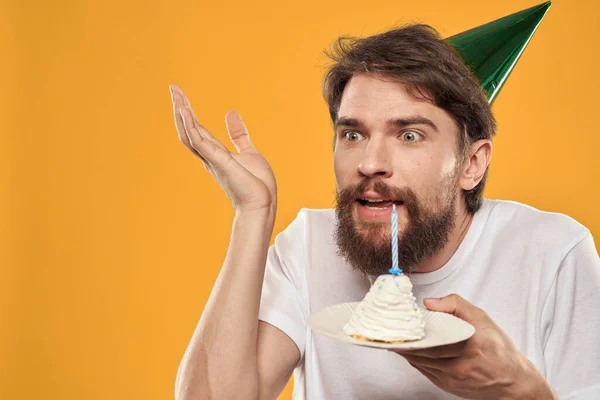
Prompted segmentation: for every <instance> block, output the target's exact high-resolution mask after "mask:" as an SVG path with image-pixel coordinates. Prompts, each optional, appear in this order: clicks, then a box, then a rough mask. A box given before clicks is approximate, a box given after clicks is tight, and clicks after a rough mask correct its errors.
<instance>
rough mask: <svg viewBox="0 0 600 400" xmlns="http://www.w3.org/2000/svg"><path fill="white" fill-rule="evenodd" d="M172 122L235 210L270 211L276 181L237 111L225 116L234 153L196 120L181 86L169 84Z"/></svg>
mask: <svg viewBox="0 0 600 400" xmlns="http://www.w3.org/2000/svg"><path fill="white" fill-rule="evenodd" d="M171 93H172V97H173V99H172V100H173V111H174V118H175V125H176V127H177V131H178V133H179V138H180V140H181V142H182V143H183V144H184V145H185V146H186V147H187V148H188V149H189V150H190V151H192V153H194V154H195V155H196V156H198V157H199V158H200V159H201V160H202V162H203V164H204V166H205V168H206V169H207V170H208V171H209V172H210V173H211V175H212V176H213V177H214V178H215V179H216V180H217V182H218V183H219V185H220V186H221V188H222V189H223V190H224V191H225V193H226V194H227V196H228V197H229V199H230V200H231V203H232V205H233V207H234V209H235V210H236V211H254V210H265V211H274V210H275V209H276V207H277V183H276V181H275V176H274V175H273V170H272V169H271V166H270V165H269V163H268V162H267V160H266V159H265V158H264V157H263V156H262V155H261V154H260V153H259V152H258V150H257V149H256V148H255V147H254V145H253V144H252V142H251V141H250V136H249V134H248V130H247V129H246V126H245V125H244V122H243V121H242V118H241V117H240V115H239V114H238V113H237V112H235V111H231V112H229V113H227V115H226V117H225V123H226V125H227V131H228V133H229V138H230V139H231V141H232V142H233V145H234V146H235V149H236V151H237V153H235V152H230V151H229V150H228V149H227V148H226V147H225V145H223V143H221V142H220V141H219V140H217V139H216V138H215V137H214V136H213V135H212V134H211V133H210V132H209V131H208V130H206V129H205V128H204V127H203V126H202V125H200V123H199V122H198V120H197V118H196V116H195V114H194V112H193V111H192V108H191V106H190V102H189V101H188V100H187V98H186V97H185V95H184V93H183V91H182V90H181V88H179V87H178V86H176V85H172V86H171Z"/></svg>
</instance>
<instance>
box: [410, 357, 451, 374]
mask: <svg viewBox="0 0 600 400" xmlns="http://www.w3.org/2000/svg"><path fill="white" fill-rule="evenodd" d="M402 357H404V358H405V359H406V361H408V362H409V363H410V364H411V365H413V364H414V365H417V366H419V367H426V368H429V369H432V370H438V371H447V370H448V369H450V368H452V367H453V366H454V365H455V364H456V362H457V360H458V358H429V357H421V356H412V355H407V354H404V355H402Z"/></svg>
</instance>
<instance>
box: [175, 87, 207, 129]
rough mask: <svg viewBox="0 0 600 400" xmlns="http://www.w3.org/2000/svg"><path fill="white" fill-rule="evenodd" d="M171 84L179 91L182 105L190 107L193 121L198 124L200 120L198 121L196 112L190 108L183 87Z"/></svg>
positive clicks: (190, 106)
mask: <svg viewBox="0 0 600 400" xmlns="http://www.w3.org/2000/svg"><path fill="white" fill-rule="evenodd" d="M172 86H173V90H174V91H175V92H176V93H179V94H180V95H181V98H182V99H183V105H184V106H185V107H187V108H189V109H190V111H191V112H192V117H193V118H194V123H196V124H197V125H200V122H199V121H198V118H197V117H196V113H195V112H194V110H193V109H192V104H191V103H190V101H189V99H188V98H187V96H186V95H185V93H184V92H183V89H182V88H180V87H179V86H177V85H172Z"/></svg>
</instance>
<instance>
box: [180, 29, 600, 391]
mask: <svg viewBox="0 0 600 400" xmlns="http://www.w3.org/2000/svg"><path fill="white" fill-rule="evenodd" d="M331 56H332V58H333V60H334V63H333V65H332V66H331V68H330V70H329V71H328V73H327V74H326V76H325V80H324V95H325V99H326V101H327V104H328V107H329V111H330V115H331V120H332V122H333V126H334V169H335V177H336V185H337V206H336V209H335V210H331V209H324V210H311V209H302V210H301V211H300V212H299V214H298V216H297V218H296V219H295V220H294V221H293V222H292V223H291V224H290V225H289V226H288V227H287V228H286V229H285V230H284V231H283V232H281V233H280V234H279V235H278V236H277V238H276V239H275V244H274V245H273V246H271V247H269V238H270V237H271V234H272V230H273V223H274V218H275V212H276V208H277V193H276V184H275V179H274V176H273V173H272V171H271V169H270V167H269V165H268V163H267V162H266V160H265V159H264V158H263V157H262V156H261V155H260V153H259V152H258V151H257V150H256V148H255V147H254V146H253V145H252V143H251V142H250V139H249V136H248V132H247V130H246V128H245V126H244V124H243V122H242V120H241V118H240V116H239V115H238V114H237V113H235V112H230V113H229V114H228V115H227V117H226V122H227V127H228V131H229V135H230V138H231V140H232V142H233V143H234V145H235V147H236V150H237V152H236V153H230V152H229V151H227V149H226V148H225V146H224V145H223V144H222V143H220V142H219V141H218V140H216V139H215V138H214V137H213V136H212V135H211V134H210V133H209V132H208V131H207V130H206V129H204V128H203V127H202V126H201V125H200V123H199V122H198V121H197V119H196V118H195V116H194V114H193V112H192V110H191V107H190V104H189V102H188V101H187V99H186V98H185V96H184V95H183V92H182V91H181V89H180V88H178V87H176V86H173V87H172V93H173V104H174V110H175V121H176V125H177V129H178V131H179V135H180V139H181V141H182V142H183V143H184V144H185V145H186V146H187V147H188V148H189V149H190V150H191V151H192V152H193V153H194V154H195V155H197V156H198V157H199V158H201V160H202V162H203V163H204V165H205V166H206V168H207V169H208V170H209V171H210V172H211V173H212V175H213V176H214V177H215V179H217V181H218V182H219V183H220V185H221V186H222V187H223V189H224V190H225V192H226V193H227V195H228V196H229V198H230V199H231V201H232V203H233V206H234V208H235V219H234V222H233V228H232V237H231V243H230V248H229V251H228V253H227V256H226V259H225V262H224V265H223V268H222V270H221V273H220V275H219V277H218V279H217V282H216V283H215V286H214V288H213V291H212V293H211V296H210V299H209V301H208V303H207V304H206V307H205V309H204V312H203V314H202V317H201V319H200V322H199V324H198V326H197V328H196V331H195V333H194V335H193V337H192V340H191V342H190V344H189V346H188V349H187V351H186V354H185V356H184V359H183V361H182V363H181V366H180V369H179V373H178V376H177V382H176V397H177V398H178V399H196V398H215V399H229V398H242V399H274V398H276V397H277V395H278V394H279V393H280V392H281V390H282V389H283V388H284V386H285V384H286V383H287V381H288V380H289V377H290V375H291V374H292V373H294V378H295V379H294V382H295V386H294V398H295V399H453V398H456V396H459V397H462V398H473V399H483V398H486V399H487V398H498V399H509V398H523V399H529V398H531V399H551V398H558V396H561V398H573V399H575V398H577V399H592V398H593V399H597V398H600V376H599V375H600V374H599V372H598V371H600V341H599V340H598V339H597V337H596V335H597V332H600V315H599V313H598V312H597V311H596V308H597V304H599V303H600V260H599V258H598V254H597V251H596V249H595V246H594V241H593V238H592V236H591V234H590V232H589V230H588V229H586V228H585V227H583V226H582V225H580V224H579V223H577V222H575V221H574V220H572V219H570V218H569V217H566V216H564V215H560V214H551V213H546V212H542V211H539V210H536V209H534V208H532V207H529V206H526V205H523V204H519V203H516V202H510V201H497V200H495V201H494V200H487V199H483V198H482V193H483V189H484V184H485V180H486V175H487V169H488V166H489V164H490V160H491V156H492V141H491V140H492V138H493V136H494V134H495V130H496V125H495V121H494V117H493V115H492V112H491V108H490V105H489V102H488V100H487V99H486V97H485V94H484V92H483V90H482V88H481V86H480V85H479V83H478V82H477V80H476V79H475V78H474V77H473V75H472V73H471V71H470V70H469V68H468V67H466V66H465V65H464V63H463V62H462V60H461V59H460V57H459V56H458V55H457V54H456V52H455V51H453V49H452V48H451V47H450V46H449V45H448V44H447V43H446V42H444V41H443V40H442V39H441V38H440V37H439V35H438V34H437V32H436V31H435V30H433V29H432V28H430V27H428V26H425V25H410V26H406V27H402V28H398V29H394V30H391V31H388V32H385V33H382V34H378V35H374V36H371V37H367V38H364V39H339V40H338V42H337V43H336V45H335V46H334V49H333V51H332V52H331ZM393 204H396V208H397V210H398V237H399V246H398V252H399V254H398V256H399V264H400V267H401V268H402V269H403V270H404V271H406V272H408V273H409V276H410V279H411V281H412V283H413V285H414V286H413V290H414V294H415V296H416V298H417V300H418V302H419V303H420V304H422V305H424V306H425V307H427V308H429V309H430V310H434V311H442V312H448V313H452V314H454V315H456V316H457V317H459V318H462V319H464V320H466V321H467V322H469V323H471V324H472V325H473V326H474V327H475V330H476V332H475V334H474V335H473V336H472V337H471V338H470V339H468V340H466V341H464V342H461V343H459V344H455V345H448V346H441V347H436V348H432V349H427V350H420V351H411V352H401V353H396V352H391V351H383V350H378V349H371V348H364V347H359V346H352V345H348V344H344V343H341V342H337V341H334V340H333V339H330V338H327V337H323V336H316V335H314V333H313V332H312V331H311V330H310V329H309V328H308V327H307V324H306V320H307V317H308V315H309V313H311V312H313V311H317V310H319V309H321V308H323V307H326V306H329V305H332V304H337V303H342V302H352V301H360V300H361V299H362V298H363V297H364V295H365V293H366V292H367V291H368V290H369V287H370V285H371V283H372V282H373V279H374V278H375V277H377V276H378V275H380V274H384V273H386V271H387V270H388V268H390V266H391V244H390V243H391V240H390V213H391V208H392V205H393Z"/></svg>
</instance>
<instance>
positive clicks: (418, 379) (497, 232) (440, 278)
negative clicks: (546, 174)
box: [259, 200, 600, 400]
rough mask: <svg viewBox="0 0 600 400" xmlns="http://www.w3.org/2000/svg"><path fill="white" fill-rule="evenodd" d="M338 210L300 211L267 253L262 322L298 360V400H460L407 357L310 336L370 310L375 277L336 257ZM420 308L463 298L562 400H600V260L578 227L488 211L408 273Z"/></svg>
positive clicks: (518, 210)
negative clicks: (448, 249)
mask: <svg viewBox="0 0 600 400" xmlns="http://www.w3.org/2000/svg"><path fill="white" fill-rule="evenodd" d="M335 224H336V216H335V211H334V210H333V209H322V210H314V209H302V210H301V211H300V212H299V213H298V216H297V217H296V219H295V220H294V221H293V222H292V223H291V224H290V225H289V226H288V227H287V228H286V229H285V230H284V231H282V232H281V233H280V234H279V235H277V237H276V239H275V244H274V245H273V246H271V247H270V248H269V253H268V258H267V268H266V272H265V278H264V284H263V292H262V298H261V307H260V312H259V319H260V320H262V321H265V322H267V323H269V324H271V325H274V326H276V327H277V328H279V329H280V330H281V331H283V332H284V333H285V334H286V335H288V336H289V337H290V338H291V339H292V340H293V341H294V343H296V345H297V346H298V349H299V350H300V354H301V359H300V362H299V363H298V365H297V366H296V368H295V370H294V383H295V384H294V399H295V400H301V399H302V400H303V399H307V400H315V399H323V400H329V399H332V400H333V399H344V400H345V399H381V400H388V399H389V400H392V399H394V400H396V399H419V400H428V399H431V400H438V399H456V398H457V397H456V396H453V395H451V394H448V393H446V392H444V391H442V390H441V389H439V388H437V387H436V386H434V385H433V384H432V383H431V382H430V381H429V380H427V378H425V377H424V376H423V375H421V374H420V373H419V372H418V371H417V370H415V369H414V368H412V367H411V366H410V365H409V364H408V363H407V362H406V361H405V360H404V358H402V357H401V356H399V355H397V354H394V353H391V352H387V351H385V350H379V349H371V348H366V347H360V346H354V345H349V344H345V343H341V342H338V341H336V340H334V339H330V338H327V337H324V336H321V335H318V334H315V333H314V332H312V331H311V330H310V328H308V326H307V324H306V320H307V317H308V315H309V314H310V313H311V312H314V311H318V310H320V309H322V308H324V307H327V306H330V305H333V304H337V303H344V302H353V301H361V300H362V299H363V297H364V296H365V294H366V293H367V292H368V290H369V288H370V283H369V280H368V278H367V277H366V276H365V275H363V274H362V273H360V272H356V271H354V270H352V268H351V267H350V266H349V265H348V264H347V263H346V262H345V261H344V260H343V259H342V258H341V257H339V256H338V255H337V253H336V251H337V246H336V244H335V240H334V238H333V232H334V229H335ZM409 276H410V279H411V282H412V283H413V293H414V295H415V297H416V298H417V301H418V303H419V304H420V305H421V306H423V300H424V299H425V298H428V297H443V296H446V295H449V294H451V293H456V294H458V295H460V296H462V297H463V298H465V299H466V300H467V301H469V302H471V303H473V304H474V305H476V306H477V307H480V308H482V309H483V310H485V311H486V312H487V313H488V315H489V316H490V317H491V318H492V319H493V320H494V321H495V322H496V324H497V325H498V326H499V327H500V328H501V329H502V330H503V331H504V332H505V333H506V334H508V336H509V337H510V338H511V339H512V340H513V342H514V343H515V345H516V346H517V348H518V349H519V350H520V351H521V352H522V353H523V354H524V355H525V356H526V357H527V358H528V359H529V360H531V362H532V363H533V364H534V365H535V366H536V367H537V368H538V370H539V371H540V372H541V373H542V375H543V376H544V377H545V378H546V380H547V381H548V382H549V383H550V385H551V386H552V388H553V389H554V390H555V391H556V392H557V393H558V394H559V396H560V398H561V399H569V400H573V399H584V400H592V399H600V259H599V258H598V253H597V251H596V248H595V246H594V241H593V238H592V236H591V233H590V231H589V230H588V229H586V228H585V227H584V226H582V225H580V224H579V223H577V222H576V221H575V220H573V219H571V218H569V217H567V216H565V215H562V214H556V213H547V212H542V211H539V210H536V209H534V208H532V207H529V206H526V205H523V204H519V203H516V202H511V201H499V200H484V202H483V205H482V207H481V209H480V210H479V211H477V212H476V213H475V215H474V216H473V220H472V222H471V226H470V227H469V230H468V232H467V234H466V235H465V237H464V239H463V241H462V242H461V244H460V246H459V247H458V249H457V250H456V252H455V253H454V255H453V256H452V257H451V259H450V260H449V261H448V262H447V263H446V264H445V265H444V266H443V267H442V268H440V269H438V270H436V271H433V272H429V273H423V274H417V273H413V274H410V275H409Z"/></svg>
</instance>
